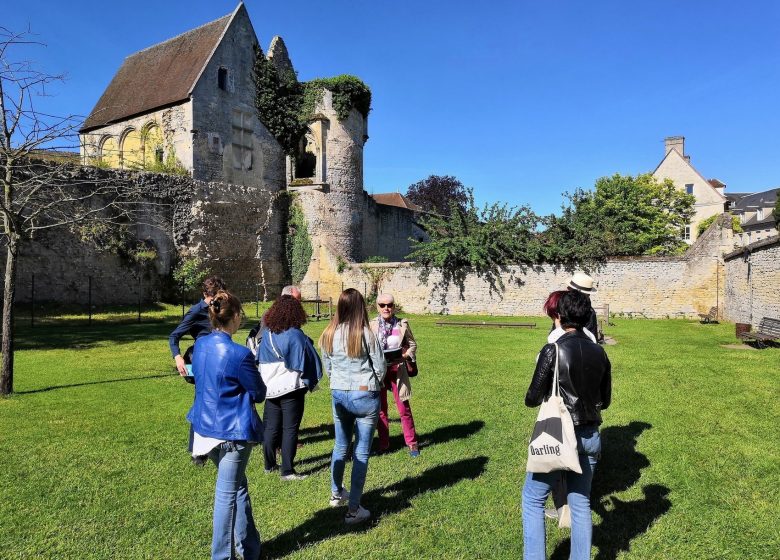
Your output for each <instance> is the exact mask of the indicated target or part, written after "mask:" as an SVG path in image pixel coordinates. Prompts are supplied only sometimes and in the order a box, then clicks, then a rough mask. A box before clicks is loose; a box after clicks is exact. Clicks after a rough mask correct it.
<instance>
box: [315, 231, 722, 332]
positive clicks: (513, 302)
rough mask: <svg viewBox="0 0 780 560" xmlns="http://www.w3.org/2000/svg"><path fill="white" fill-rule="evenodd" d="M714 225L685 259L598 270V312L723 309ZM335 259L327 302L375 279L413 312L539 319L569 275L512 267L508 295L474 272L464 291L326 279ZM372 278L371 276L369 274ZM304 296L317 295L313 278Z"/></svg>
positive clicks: (389, 267) (325, 288)
mask: <svg viewBox="0 0 780 560" xmlns="http://www.w3.org/2000/svg"><path fill="white" fill-rule="evenodd" d="M721 223H722V222H719V223H718V224H714V225H713V227H711V228H710V229H709V230H707V232H705V234H703V235H702V236H701V237H700V238H699V239H698V240H697V242H696V243H695V244H694V245H693V246H692V247H691V248H690V249H689V250H688V252H687V253H686V255H685V256H683V257H665V258H660V257H637V258H621V259H612V260H609V261H608V262H606V263H605V264H604V265H603V266H602V267H601V268H600V269H599V270H596V271H593V275H594V277H595V278H596V279H597V281H598V292H597V293H596V294H594V295H593V297H592V300H593V304H594V306H600V305H605V304H608V305H609V309H610V312H611V313H624V314H629V315H636V316H644V317H649V318H662V317H696V316H697V314H698V313H704V312H707V311H708V310H709V309H710V307H713V306H715V305H719V304H722V302H723V294H724V279H723V270H722V268H723V267H722V260H721V259H720V255H721V254H722V253H723V250H724V249H725V248H731V247H732V246H733V238H732V233H731V230H730V229H728V228H726V227H720V224H721ZM332 262H333V258H332V257H328V256H322V255H321V256H320V257H319V263H320V265H321V266H320V270H321V272H320V274H319V277H318V278H317V281H318V284H317V288H318V290H319V293H320V295H321V296H323V297H333V298H334V299H335V298H336V297H338V294H339V292H340V290H341V287H342V285H343V286H344V287H354V288H357V289H359V290H360V291H361V292H362V291H364V290H365V289H366V288H367V291H369V292H370V286H371V282H372V280H371V276H372V275H373V276H374V277H376V276H382V279H381V282H380V288H379V289H380V291H382V292H390V293H393V294H394V295H395V297H396V299H397V300H398V301H399V303H400V304H401V305H402V306H403V308H404V310H406V311H408V312H411V313H444V314H448V313H449V314H488V315H541V314H542V304H543V303H544V301H545V299H546V298H547V296H548V295H549V293H550V292H551V291H553V290H556V289H562V288H563V287H564V286H565V284H566V281H567V280H568V278H569V277H570V275H571V273H570V272H569V271H566V270H563V269H558V268H555V267H553V266H550V265H542V266H538V267H534V268H522V267H511V269H510V270H509V272H508V273H507V274H505V275H503V277H502V279H503V282H504V285H505V287H506V290H505V291H504V292H503V293H498V292H496V291H495V290H492V289H491V287H490V285H489V284H488V283H487V282H486V281H484V280H483V279H481V278H479V277H477V275H476V274H474V273H472V272H466V273H465V275H464V281H463V289H462V291H461V288H460V286H456V285H452V284H451V285H449V286H447V287H446V288H445V287H444V286H443V285H442V280H443V278H442V275H441V273H440V272H437V271H433V272H432V273H431V275H430V277H429V279H428V281H427V283H424V284H423V283H421V282H420V280H419V270H418V269H417V268H416V267H414V266H413V265H411V264H410V263H388V264H372V265H367V264H364V265H352V266H349V267H348V268H347V270H345V271H344V273H343V274H336V273H334V272H326V271H323V269H325V268H326V265H327V264H328V263H332ZM367 270H370V271H374V273H373V274H367V273H366V271H367ZM306 280H307V281H306V282H304V284H303V286H302V287H303V290H304V295H306V296H307V297H308V296H309V295H310V294H312V293H313V291H314V284H313V283H312V281H311V280H310V279H309V278H308V277H307V279H306Z"/></svg>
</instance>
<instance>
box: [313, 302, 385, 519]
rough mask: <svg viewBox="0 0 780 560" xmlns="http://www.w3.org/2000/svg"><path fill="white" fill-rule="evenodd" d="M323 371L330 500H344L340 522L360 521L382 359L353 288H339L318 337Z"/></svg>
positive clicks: (334, 502) (365, 514) (365, 512)
mask: <svg viewBox="0 0 780 560" xmlns="http://www.w3.org/2000/svg"><path fill="white" fill-rule="evenodd" d="M319 345H320V351H321V353H322V362H323V366H324V369H325V373H327V374H328V377H329V378H330V388H331V397H332V406H333V424H334V426H335V431H336V441H335V443H334V446H333V455H332V457H331V467H330V475H331V497H330V505H331V506H332V507H337V506H339V505H342V504H344V503H347V502H348V506H349V507H348V509H347V513H346V515H345V516H344V522H345V523H346V524H348V525H351V524H354V523H359V522H361V521H365V520H366V519H368V518H369V517H370V516H371V513H370V512H369V511H368V510H367V509H365V508H363V507H362V506H361V505H360V498H361V497H362V495H363V486H364V484H365V480H366V473H367V472H368V455H369V452H370V450H371V440H372V439H373V437H374V428H375V427H376V423H377V418H378V416H379V391H380V389H381V388H382V380H383V379H384V376H385V371H386V364H385V357H384V352H383V351H382V348H381V347H380V346H379V341H378V340H377V338H376V337H375V336H374V333H372V332H371V329H370V328H369V321H368V312H367V311H366V303H365V301H364V300H363V296H362V295H361V294H360V292H358V291H357V290H355V289H354V288H348V289H346V290H344V291H343V292H342V293H341V295H340V296H339V301H338V303H337V304H336V313H335V314H334V315H333V317H332V318H331V320H330V322H329V323H328V326H327V327H326V328H325V330H324V331H323V332H322V335H321V336H320V340H319ZM353 431H354V436H355V445H354V453H353V461H352V482H351V492H350V491H349V490H347V489H346V488H344V485H343V480H344V466H345V463H346V459H347V448H348V447H349V444H350V443H351V441H352V435H353Z"/></svg>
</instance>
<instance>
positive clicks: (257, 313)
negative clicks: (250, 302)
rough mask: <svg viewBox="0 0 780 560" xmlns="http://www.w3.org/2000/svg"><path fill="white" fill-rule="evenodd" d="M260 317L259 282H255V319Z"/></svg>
mask: <svg viewBox="0 0 780 560" xmlns="http://www.w3.org/2000/svg"><path fill="white" fill-rule="evenodd" d="M258 317H260V284H255V319H257V318H258Z"/></svg>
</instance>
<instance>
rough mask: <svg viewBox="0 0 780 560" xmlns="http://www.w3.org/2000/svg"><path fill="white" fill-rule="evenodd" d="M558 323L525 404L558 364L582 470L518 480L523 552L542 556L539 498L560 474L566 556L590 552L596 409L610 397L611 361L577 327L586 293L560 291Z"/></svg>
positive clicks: (533, 402)
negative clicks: (559, 332) (567, 526)
mask: <svg viewBox="0 0 780 560" xmlns="http://www.w3.org/2000/svg"><path fill="white" fill-rule="evenodd" d="M558 312H559V314H560V317H561V319H560V320H561V326H562V327H563V329H564V330H565V331H566V334H564V335H563V336H561V337H560V338H559V339H558V342H557V344H558V349H557V355H556V347H555V345H553V344H547V345H545V346H544V348H542V351H541V353H540V355H539V360H538V361H537V363H536V371H534V376H533V378H532V379H531V385H530V387H528V392H527V393H526V395H525V404H526V406H529V407H536V406H539V405H540V404H542V401H543V400H545V399H546V398H548V397H549V396H550V394H551V392H552V382H553V377H554V373H555V362H556V361H557V360H560V362H559V364H558V377H559V383H560V393H561V396H562V397H563V400H564V403H565V404H566V408H568V409H569V412H570V413H571V417H572V421H573V422H574V432H575V435H576V436H577V448H578V450H579V457H580V466H581V467H582V474H577V473H575V472H571V471H558V472H551V473H544V474H541V473H527V476H526V479H525V485H524V486H523V558H525V559H526V560H531V559H533V560H537V559H538V560H541V559H543V558H544V557H545V539H544V536H545V535H544V502H545V500H547V496H548V495H549V494H550V491H551V489H552V487H553V486H554V485H555V483H556V482H557V481H558V480H559V477H561V476H564V477H565V478H566V486H567V489H568V490H567V491H568V495H567V497H568V503H569V508H570V509H571V524H572V528H571V555H570V556H569V558H570V559H571V560H580V559H582V560H588V559H589V558H590V548H591V538H592V533H593V523H592V520H591V513H590V486H591V481H592V480H593V471H594V469H595V468H596V463H597V461H598V459H599V457H600V455H601V439H600V437H599V428H598V427H599V424H601V411H602V410H604V409H606V408H607V407H608V406H609V404H610V400H611V397H612V376H611V365H610V363H609V358H607V354H606V352H604V349H603V348H602V347H601V346H599V345H598V344H596V343H594V342H592V341H591V340H590V339H589V338H588V337H587V336H586V335H585V334H584V333H583V332H582V329H583V327H584V326H585V325H586V324H587V322H588V319H589V317H590V303H589V301H588V298H587V297H586V296H585V295H584V294H582V293H580V292H576V291H570V292H567V293H566V294H564V295H563V296H562V297H561V300H560V303H559V304H558Z"/></svg>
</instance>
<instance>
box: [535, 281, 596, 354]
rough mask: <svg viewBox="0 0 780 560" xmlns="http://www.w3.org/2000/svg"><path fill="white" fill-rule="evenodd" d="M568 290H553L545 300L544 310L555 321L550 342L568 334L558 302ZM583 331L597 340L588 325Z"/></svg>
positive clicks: (548, 336) (548, 338) (548, 337)
mask: <svg viewBox="0 0 780 560" xmlns="http://www.w3.org/2000/svg"><path fill="white" fill-rule="evenodd" d="M566 292H567V290H557V291H555V292H552V293H551V294H550V295H549V296H548V297H547V301H545V302H544V307H543V309H544V312H545V313H546V314H547V316H548V317H549V318H550V319H552V321H553V328H552V330H551V331H550V334H549V335H547V343H548V344H553V343H555V342H556V341H557V340H558V339H559V338H561V337H562V336H563V335H564V334H566V331H564V330H563V329H562V328H561V315H560V313H558V302H560V301H561V296H562V295H563V294H565V293H566ZM588 322H590V319H588ZM582 332H584V333H585V336H587V337H588V338H589V339H591V340H592V341H593V342H596V337H595V336H594V334H593V333H592V332H590V330H589V329H588V328H587V327H585V328H583V329H582Z"/></svg>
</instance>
